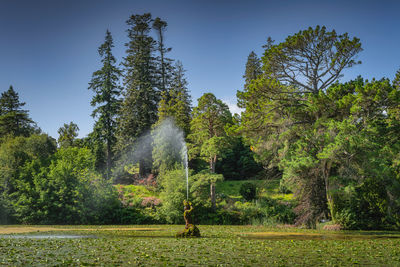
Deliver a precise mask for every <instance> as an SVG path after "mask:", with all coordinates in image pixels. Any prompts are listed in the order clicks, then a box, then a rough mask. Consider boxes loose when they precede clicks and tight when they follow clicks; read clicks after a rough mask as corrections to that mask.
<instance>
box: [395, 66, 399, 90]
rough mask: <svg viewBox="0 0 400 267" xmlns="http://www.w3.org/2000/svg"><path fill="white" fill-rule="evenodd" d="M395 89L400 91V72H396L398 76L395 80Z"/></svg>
mask: <svg viewBox="0 0 400 267" xmlns="http://www.w3.org/2000/svg"><path fill="white" fill-rule="evenodd" d="M393 87H394V88H396V89H397V90H400V70H398V71H397V72H396V76H395V77H394V79H393Z"/></svg>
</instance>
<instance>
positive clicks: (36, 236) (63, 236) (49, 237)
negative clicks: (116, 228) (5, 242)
mask: <svg viewBox="0 0 400 267" xmlns="http://www.w3.org/2000/svg"><path fill="white" fill-rule="evenodd" d="M1 238H12V239H23V238H26V239H78V238H97V237H96V236H94V235H0V239H1Z"/></svg>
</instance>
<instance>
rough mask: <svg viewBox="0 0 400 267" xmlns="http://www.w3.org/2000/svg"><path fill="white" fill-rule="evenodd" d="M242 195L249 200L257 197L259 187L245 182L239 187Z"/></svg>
mask: <svg viewBox="0 0 400 267" xmlns="http://www.w3.org/2000/svg"><path fill="white" fill-rule="evenodd" d="M239 193H240V195H241V196H242V197H243V198H244V199H245V200H247V201H251V200H253V199H255V198H256V194H257V188H256V186H255V185H254V184H253V183H244V184H242V185H241V186H240V189H239Z"/></svg>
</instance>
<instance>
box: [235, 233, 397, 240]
mask: <svg viewBox="0 0 400 267" xmlns="http://www.w3.org/2000/svg"><path fill="white" fill-rule="evenodd" d="M241 237H243V238H247V239H267V240H369V239H399V238H400V235H391V234H378V233H337V234H335V233H332V234H325V233H324V234H318V233H296V232H294V233H285V232H261V233H244V234H242V235H241Z"/></svg>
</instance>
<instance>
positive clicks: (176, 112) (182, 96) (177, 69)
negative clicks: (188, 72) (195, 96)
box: [158, 61, 191, 136]
mask: <svg viewBox="0 0 400 267" xmlns="http://www.w3.org/2000/svg"><path fill="white" fill-rule="evenodd" d="M172 74H173V76H172V80H171V88H170V89H169V92H168V93H162V95H161V100H160V104H159V108H158V116H159V122H160V121H163V120H164V119H166V118H168V117H171V118H173V120H174V121H175V124H176V125H177V126H178V127H179V128H181V129H182V130H183V132H184V133H185V136H187V135H188V134H189V130H190V119H191V117H190V113H191V98H190V95H189V92H188V89H187V81H186V78H185V69H184V68H183V65H182V63H181V62H180V61H178V62H177V63H176V64H175V66H174V71H173V73H172Z"/></svg>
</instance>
